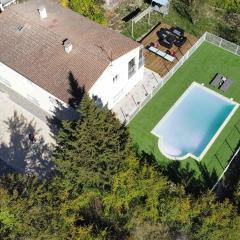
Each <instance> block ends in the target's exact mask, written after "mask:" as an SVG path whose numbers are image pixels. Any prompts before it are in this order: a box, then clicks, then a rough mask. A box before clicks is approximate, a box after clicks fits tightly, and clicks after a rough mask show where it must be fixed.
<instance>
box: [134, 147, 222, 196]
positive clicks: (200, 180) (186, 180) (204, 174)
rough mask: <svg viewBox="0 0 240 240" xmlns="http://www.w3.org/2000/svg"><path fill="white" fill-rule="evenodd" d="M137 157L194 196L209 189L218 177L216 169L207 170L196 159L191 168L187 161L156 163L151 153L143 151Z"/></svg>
mask: <svg viewBox="0 0 240 240" xmlns="http://www.w3.org/2000/svg"><path fill="white" fill-rule="evenodd" d="M139 158H140V161H142V162H147V163H148V164H151V165H153V166H154V167H155V168H156V169H157V170H158V171H160V172H161V173H162V174H163V175H164V176H166V177H167V178H168V179H169V180H170V181H172V182H174V183H176V184H181V185H183V186H184V187H185V189H186V191H187V193H191V194H193V195H195V196H198V195H199V194H201V193H202V192H205V191H207V190H209V189H211V188H212V187H213V185H214V184H215V183H216V182H217V179H218V177H217V173H216V170H212V172H209V171H208V169H207V167H206V165H205V164H203V163H201V162H197V161H196V162H195V164H196V166H195V169H193V167H192V166H190V164H189V163H187V164H186V165H185V166H184V167H183V166H182V165H181V163H180V162H179V161H169V162H168V163H167V162H165V163H158V162H157V160H156V158H155V156H154V155H153V154H148V153H146V152H144V151H141V152H140V153H139Z"/></svg>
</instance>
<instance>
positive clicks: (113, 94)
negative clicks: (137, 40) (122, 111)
mask: <svg viewBox="0 0 240 240" xmlns="http://www.w3.org/2000/svg"><path fill="white" fill-rule="evenodd" d="M140 48H142V46H141V47H138V48H136V49H134V50H132V51H131V52H129V53H127V54H125V55H124V56H122V57H120V58H118V59H117V60H115V61H113V62H112V64H111V65H110V66H109V67H108V68H107V69H106V70H105V71H104V73H103V74H102V75H101V77H100V78H99V79H98V81H97V82H96V83H95V84H94V85H93V86H92V88H91V89H90V91H89V94H90V96H93V95H96V96H97V97H99V98H100V99H101V100H102V102H103V104H104V105H105V104H108V107H109V108H110V109H111V108H113V106H114V105H115V104H116V103H117V102H118V101H119V100H121V98H122V97H124V96H125V95H126V94H127V93H128V92H129V90H130V89H131V88H132V87H133V86H135V85H136V84H137V83H138V81H140V80H142V79H143V73H144V65H142V66H141V67H140V68H139V51H140ZM133 58H135V64H136V72H135V74H134V75H133V76H132V77H131V78H128V63H129V62H130V61H131V60H132V59H133ZM116 75H118V76H119V77H118V80H117V81H116V82H113V78H114V76H116Z"/></svg>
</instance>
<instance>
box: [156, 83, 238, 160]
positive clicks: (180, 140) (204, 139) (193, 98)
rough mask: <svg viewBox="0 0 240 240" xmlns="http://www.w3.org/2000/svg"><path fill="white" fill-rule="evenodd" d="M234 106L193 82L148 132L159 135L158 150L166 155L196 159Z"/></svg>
mask: <svg viewBox="0 0 240 240" xmlns="http://www.w3.org/2000/svg"><path fill="white" fill-rule="evenodd" d="M237 107H238V104H237V103H235V102H233V101H230V100H228V99H227V98H225V97H223V96H221V95H219V94H217V93H214V92H213V91H211V90H209V89H207V88H206V87H203V86H201V85H199V84H197V83H194V84H192V85H191V86H190V87H189V88H188V89H187V90H186V92H185V93H184V94H183V96H182V97H181V98H180V99H179V101H178V102H177V103H176V104H175V105H174V106H173V107H172V108H171V109H170V111H169V112H168V113H167V114H166V115H165V117H164V118H163V119H162V120H161V121H160V122H159V123H158V125H157V126H156V127H155V128H154V129H153V131H152V133H153V134H154V135H156V136H158V137H159V148H160V151H161V152H162V153H163V154H164V155H166V156H167V157H169V158H172V159H184V158H186V157H188V156H191V157H193V158H196V159H197V160H199V159H201V158H202V156H201V155H202V154H203V153H204V152H206V151H207V149H206V148H207V147H209V146H208V145H209V143H210V142H211V140H213V141H214V137H216V136H215V135H216V133H217V132H218V130H219V129H220V128H221V127H223V123H224V122H225V120H226V119H227V118H228V116H229V115H230V114H231V113H233V112H234V111H233V110H234V109H235V110H236V108H237ZM224 124H226V122H225V123H224ZM219 131H220V130H219ZM204 154H205V153H204Z"/></svg>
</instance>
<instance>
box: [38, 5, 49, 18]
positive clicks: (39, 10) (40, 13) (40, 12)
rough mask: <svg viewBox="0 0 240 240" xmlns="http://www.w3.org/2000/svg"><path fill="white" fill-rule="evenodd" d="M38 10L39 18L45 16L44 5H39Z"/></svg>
mask: <svg viewBox="0 0 240 240" xmlns="http://www.w3.org/2000/svg"><path fill="white" fill-rule="evenodd" d="M38 12H39V15H40V18H41V19H45V18H47V10H46V8H45V7H44V6H41V7H39V8H38Z"/></svg>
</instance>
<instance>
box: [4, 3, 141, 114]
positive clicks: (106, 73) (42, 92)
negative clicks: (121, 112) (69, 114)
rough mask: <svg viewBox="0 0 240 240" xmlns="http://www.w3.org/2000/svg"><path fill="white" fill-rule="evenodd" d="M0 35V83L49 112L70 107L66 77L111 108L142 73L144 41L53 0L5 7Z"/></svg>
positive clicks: (139, 78) (136, 81) (135, 82)
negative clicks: (111, 28)
mask: <svg viewBox="0 0 240 240" xmlns="http://www.w3.org/2000/svg"><path fill="white" fill-rule="evenodd" d="M0 36H1V41H0V82H1V83H3V84H5V85H7V86H8V87H9V88H12V89H13V90H14V91H16V92H17V93H19V94H21V95H22V96H24V97H25V98H27V99H28V100H29V101H31V102H32V103H34V104H36V105H38V106H39V107H40V108H42V109H43V110H45V111H46V112H48V113H53V112H54V111H55V109H56V108H57V107H58V106H59V104H61V105H62V106H64V107H66V108H68V107H69V105H68V103H69V99H70V98H71V97H72V96H71V94H70V91H69V88H70V86H69V84H70V82H69V81H70V80H69V78H70V77H71V78H74V79H75V80H76V81H77V84H78V86H79V87H82V88H84V89H85V91H86V92H88V93H89V95H90V96H91V97H95V99H98V100H100V101H101V103H102V104H103V105H106V104H107V106H108V107H109V109H111V108H112V107H113V106H114V105H115V104H116V103H117V102H118V101H119V100H120V99H121V98H122V97H124V96H125V95H126V94H127V93H128V92H129V90H130V89H131V88H132V87H133V86H134V85H136V84H137V83H138V81H139V80H141V79H142V78H143V71H144V57H143V46H142V45H140V44H139V43H137V42H135V41H133V40H131V39H129V38H127V37H125V36H123V35H121V34H119V33H117V32H115V31H113V30H110V29H108V28H106V27H103V26H101V25H99V24H97V23H95V22H92V21H91V20H89V19H87V18H85V17H83V16H81V15H79V14H77V13H75V12H73V11H71V10H70V9H67V8H63V7H61V6H60V5H59V4H58V3H56V1H54V0H41V1H36V0H33V1H32V0H31V1H28V2H24V3H22V4H17V5H14V6H12V7H11V8H8V9H6V10H5V11H4V12H2V13H1V15H0Z"/></svg>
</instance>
